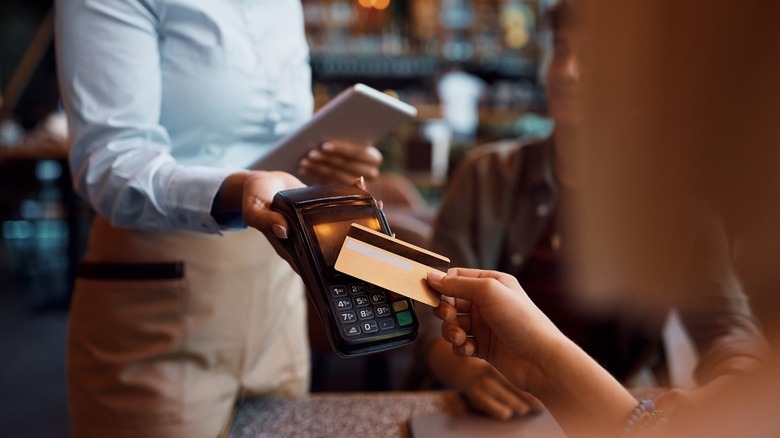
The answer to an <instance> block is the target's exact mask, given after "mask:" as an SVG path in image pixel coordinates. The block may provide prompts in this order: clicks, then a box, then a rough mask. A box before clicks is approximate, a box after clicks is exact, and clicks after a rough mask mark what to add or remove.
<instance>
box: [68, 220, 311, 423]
mask: <svg viewBox="0 0 780 438" xmlns="http://www.w3.org/2000/svg"><path fill="white" fill-rule="evenodd" d="M84 261H85V263H84V266H83V267H82V271H81V273H80V276H79V278H78V279H77V281H76V287H75V292H74V296H73V302H72V307H71V314H70V326H69V333H68V384H69V404H70V410H71V412H70V414H71V421H72V428H73V432H74V436H75V437H82V436H100V437H107V436H111V437H124V436H128V437H130V436H132V437H138V436H161V437H168V436H171V437H200V436H203V437H215V436H217V435H218V434H219V432H220V430H221V429H222V428H223V426H224V425H225V424H226V422H228V421H229V416H230V412H231V409H232V406H233V404H234V403H235V401H236V399H237V398H241V397H245V396H252V395H260V394H277V395H299V394H302V393H304V392H305V391H306V390H307V388H308V383H309V382H308V378H309V347H308V340H307V337H306V315H305V313H306V302H305V294H304V289H303V285H302V283H301V281H300V278H299V277H298V276H297V275H296V274H295V273H294V272H293V271H292V269H290V267H289V266H288V265H287V263H286V262H285V261H284V260H283V259H282V258H281V257H279V256H278V255H276V253H275V252H274V250H273V248H272V247H271V245H270V244H269V243H268V241H267V240H266V239H265V237H264V236H263V235H262V234H261V233H260V232H258V231H256V230H254V229H250V230H245V231H237V232H230V231H226V232H225V233H224V235H222V236H213V235H202V234H197V233H192V232H175V233H159V232H146V231H134V230H124V229H117V228H114V227H112V226H111V225H110V224H108V222H107V221H105V220H104V219H100V218H98V219H96V220H95V223H94V224H93V229H92V233H91V236H90V242H89V248H88V251H87V255H86V257H85V260H84Z"/></svg>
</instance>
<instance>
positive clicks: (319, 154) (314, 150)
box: [308, 149, 322, 160]
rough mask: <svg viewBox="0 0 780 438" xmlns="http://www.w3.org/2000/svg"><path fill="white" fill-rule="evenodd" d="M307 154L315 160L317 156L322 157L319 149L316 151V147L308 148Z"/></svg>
mask: <svg viewBox="0 0 780 438" xmlns="http://www.w3.org/2000/svg"><path fill="white" fill-rule="evenodd" d="M308 155H309V158H314V159H315V160H316V159H317V158H320V157H322V153H321V152H320V151H318V150H317V149H312V150H310V151H309V154H308Z"/></svg>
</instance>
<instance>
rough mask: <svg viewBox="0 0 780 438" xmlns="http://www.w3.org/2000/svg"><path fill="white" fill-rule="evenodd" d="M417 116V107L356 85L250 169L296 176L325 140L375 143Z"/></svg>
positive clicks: (337, 97) (322, 109)
mask: <svg viewBox="0 0 780 438" xmlns="http://www.w3.org/2000/svg"><path fill="white" fill-rule="evenodd" d="M416 115H417V109H416V108H415V107H413V106H411V105H409V104H407V103H404V102H401V101H400V100H398V99H396V98H394V97H392V96H390V95H388V94H385V93H383V92H381V91H378V90H375V89H373V88H371V87H369V86H367V85H364V84H355V85H353V86H351V87H349V88H347V89H346V90H344V91H342V92H341V93H339V94H338V95H337V96H336V97H334V98H333V99H331V100H330V101H329V102H328V103H327V104H325V105H324V106H323V107H322V108H320V109H319V111H317V112H316V113H315V114H314V116H312V118H311V119H310V120H309V121H308V122H306V123H305V124H303V125H302V126H301V127H300V128H298V129H297V130H296V131H295V132H293V133H292V134H290V135H288V136H287V137H284V138H283V139H281V140H280V141H279V142H278V143H276V144H275V145H274V146H273V147H272V148H271V151H270V152H269V153H268V154H267V155H265V156H264V157H263V158H261V159H259V160H257V161H256V162H255V163H254V164H252V166H250V167H251V168H252V169H256V170H282V171H285V172H290V173H293V174H295V173H297V170H298V163H299V162H300V160H301V158H303V157H304V156H305V155H306V154H307V153H308V152H309V151H310V150H311V149H313V148H316V147H317V146H319V144H320V143H322V142H323V141H325V140H345V141H354V142H365V143H375V142H376V141H377V140H380V139H381V138H382V137H384V136H385V135H387V134H388V133H389V132H390V131H392V130H393V129H395V128H397V127H398V126H400V125H401V124H403V123H405V122H408V121H410V120H412V119H413V118H414V117H415V116H416Z"/></svg>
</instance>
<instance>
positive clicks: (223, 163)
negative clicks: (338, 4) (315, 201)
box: [56, 0, 311, 233]
mask: <svg viewBox="0 0 780 438" xmlns="http://www.w3.org/2000/svg"><path fill="white" fill-rule="evenodd" d="M299 12H300V4H299V3H297V2H293V1H290V0H280V2H268V3H262V4H254V3H252V4H250V3H240V4H231V5H230V6H229V7H228V6H225V5H220V4H219V2H216V3H214V4H211V3H203V2H193V1H186V0H182V1H161V0H128V1H121V2H115V1H108V2H107V1H103V0H59V1H58V2H57V21H56V38H57V40H56V42H57V51H58V57H59V59H58V65H59V77H60V89H61V93H62V97H63V103H64V106H65V110H66V113H67V115H68V124H69V131H70V136H71V140H72V146H71V153H70V167H71V173H72V175H73V180H74V181H73V183H74V187H75V190H76V192H77V193H78V194H79V195H80V196H82V197H83V198H85V199H86V200H87V201H88V202H89V203H90V205H91V206H92V207H93V208H94V209H95V210H96V211H97V213H98V214H100V215H102V216H104V217H106V218H107V219H109V220H110V221H111V223H112V224H114V225H115V226H118V227H123V228H136V229H152V230H158V231H170V230H192V231H198V232H207V233H217V232H219V229H220V224H218V223H217V221H216V220H215V219H214V217H212V215H211V206H212V203H213V200H214V198H215V196H216V193H217V192H218V190H219V188H220V186H221V184H222V182H223V181H224V180H225V178H227V176H228V175H230V174H231V173H234V172H236V171H239V170H241V169H243V168H246V166H247V165H249V164H250V163H251V162H253V161H254V160H256V159H257V158H259V157H260V156H262V155H263V154H264V153H266V152H267V149H268V148H269V147H270V146H271V145H272V144H273V143H274V142H275V141H276V140H277V139H278V138H279V137H280V136H282V135H284V134H286V132H289V131H290V130H292V129H294V128H295V127H296V126H297V125H299V124H300V123H301V122H302V121H304V120H305V119H306V118H308V117H309V116H310V114H311V89H310V83H309V81H310V71H309V67H308V62H307V61H308V50H307V47H306V45H305V38H304V36H303V25H302V19H299V15H300V13H299ZM242 26H243V27H242ZM274 26H275V27H274ZM285 26H286V28H287V29H288V31H294V30H296V29H295V28H291V27H290V26H295V27H298V28H300V29H297V30H300V32H297V33H296V32H291V33H290V35H288V36H287V37H285V38H284V40H283V41H282V42H280V43H275V42H274V41H273V40H271V39H269V40H268V41H267V42H262V41H260V40H257V36H258V35H265V34H266V33H270V34H276V33H277V29H276V27H285ZM269 31H271V32H269ZM280 37H281V36H280ZM258 41H260V42H258ZM280 111H281V114H282V117H280V116H279V113H280Z"/></svg>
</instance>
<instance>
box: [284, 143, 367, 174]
mask: <svg viewBox="0 0 780 438" xmlns="http://www.w3.org/2000/svg"><path fill="white" fill-rule="evenodd" d="M381 165H382V153H381V152H379V149H377V148H376V147H374V145H372V144H366V143H354V142H348V141H335V140H333V141H326V142H324V143H322V144H321V145H320V146H319V148H316V149H312V150H311V151H309V153H308V155H307V156H306V157H304V158H303V159H302V160H301V162H300V163H299V167H298V172H300V174H301V175H304V176H306V177H309V178H311V179H312V180H314V181H316V182H318V183H320V184H335V183H350V182H352V181H353V180H354V179H355V178H356V177H359V176H363V177H364V178H365V179H366V180H368V181H372V180H374V179H375V178H376V177H378V176H379V166H381Z"/></svg>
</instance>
